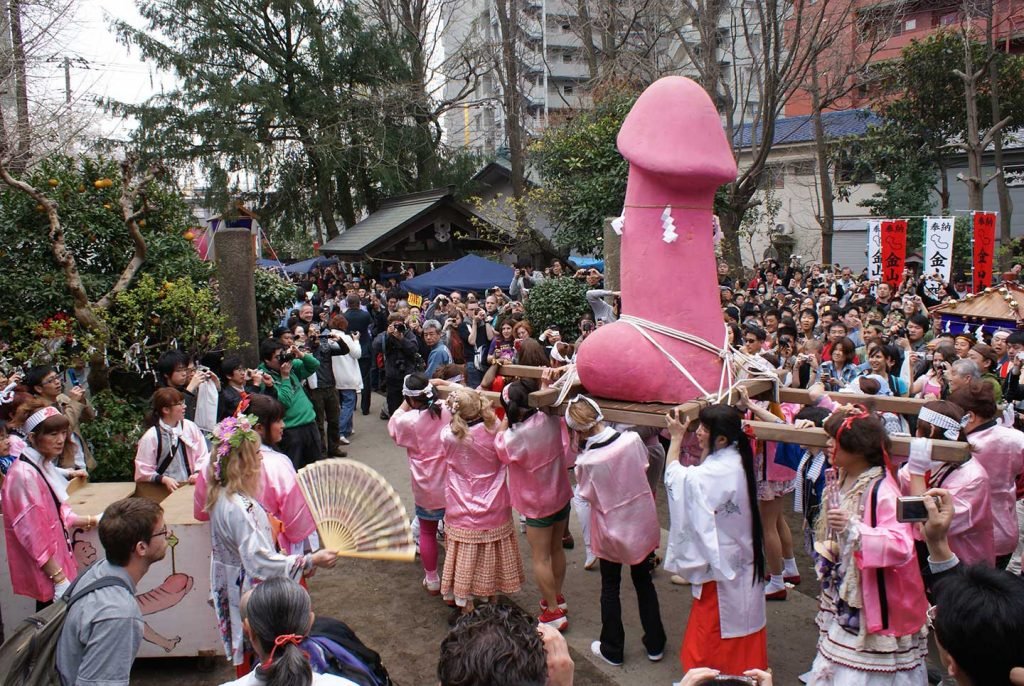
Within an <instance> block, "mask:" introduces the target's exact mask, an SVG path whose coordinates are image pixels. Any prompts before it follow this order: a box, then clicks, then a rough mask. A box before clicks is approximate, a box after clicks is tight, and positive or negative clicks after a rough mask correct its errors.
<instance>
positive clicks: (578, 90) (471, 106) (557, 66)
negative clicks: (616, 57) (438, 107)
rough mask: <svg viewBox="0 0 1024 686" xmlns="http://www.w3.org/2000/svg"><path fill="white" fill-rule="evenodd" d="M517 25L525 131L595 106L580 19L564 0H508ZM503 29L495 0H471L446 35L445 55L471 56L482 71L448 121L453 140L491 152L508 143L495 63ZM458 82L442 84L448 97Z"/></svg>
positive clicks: (448, 137) (490, 154)
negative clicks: (514, 10) (580, 30)
mask: <svg viewBox="0 0 1024 686" xmlns="http://www.w3.org/2000/svg"><path fill="white" fill-rule="evenodd" d="M510 4H512V5H513V6H515V7H516V8H517V11H516V20H517V21H518V24H519V27H520V30H519V32H518V34H517V38H518V40H516V41H514V43H515V49H516V53H517V57H518V61H519V69H520V74H519V77H520V78H519V87H520V90H521V92H522V93H523V95H524V102H523V109H524V112H525V116H526V119H525V122H526V128H527V130H528V131H529V132H530V133H534V134H536V133H539V132H540V131H542V130H543V129H544V128H545V127H546V126H547V125H549V124H551V123H554V122H557V121H559V120H560V119H561V118H562V117H565V116H566V115H567V114H569V113H571V112H572V111H574V110H579V109H584V108H587V107H590V106H591V104H592V100H591V98H590V95H589V93H588V92H587V89H586V88H585V84H586V83H587V81H589V80H590V71H589V68H588V66H587V62H586V59H585V56H584V54H583V50H582V43H581V41H580V39H579V37H578V35H577V21H578V20H577V17H576V14H575V12H574V11H573V10H572V8H571V7H570V6H569V5H568V4H567V3H566V2H563V1H562V0H525V1H523V2H519V3H515V2H510ZM500 37H501V32H500V29H499V23H498V16H497V8H496V7H495V4H494V1H493V0H466V1H465V2H462V3H459V6H458V7H457V8H456V9H455V10H454V11H453V12H452V14H451V16H450V19H449V21H448V24H447V26H446V28H445V31H444V34H443V40H444V49H445V54H446V55H452V54H454V53H456V52H459V51H464V52H465V53H466V54H469V55H473V59H476V60H478V65H479V68H480V69H481V71H482V72H483V74H482V76H481V78H480V81H479V84H478V86H477V88H476V90H475V92H474V93H473V94H472V95H471V96H470V97H469V98H467V99H466V101H465V102H464V104H463V105H462V106H460V107H457V108H454V109H452V110H451V111H449V112H448V113H447V115H446V118H445V136H446V140H447V142H448V144H449V145H452V146H456V147H462V148H467V149H469V150H472V151H474V152H476V153H479V154H481V155H485V156H487V157H493V156H494V155H495V154H496V153H497V152H498V151H500V150H501V149H502V148H503V147H504V146H505V121H504V114H503V108H502V105H501V95H502V91H501V85H500V83H501V80H500V79H499V77H498V72H497V68H496V66H495V61H496V59H498V57H499V56H500V43H501V39H500ZM458 88H459V84H456V83H448V84H446V85H445V95H446V97H452V96H453V95H454V94H455V93H457V92H458Z"/></svg>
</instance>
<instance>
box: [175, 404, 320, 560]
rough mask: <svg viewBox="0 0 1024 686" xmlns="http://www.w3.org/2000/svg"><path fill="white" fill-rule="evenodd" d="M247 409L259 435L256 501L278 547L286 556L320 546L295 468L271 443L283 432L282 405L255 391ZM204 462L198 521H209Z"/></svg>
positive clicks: (198, 487)
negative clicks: (274, 531)
mask: <svg viewBox="0 0 1024 686" xmlns="http://www.w3.org/2000/svg"><path fill="white" fill-rule="evenodd" d="M247 412H248V413H250V414H252V415H255V417H256V419H257V424H256V425H255V426H254V427H253V429H254V430H255V431H256V433H257V434H258V435H259V437H260V457H261V458H262V461H261V463H260V493H259V497H258V500H259V503H260V505H262V506H263V509H264V510H266V511H267V513H268V514H270V515H271V516H273V518H274V522H273V523H275V524H276V525H277V527H276V528H278V529H279V530H278V531H277V541H276V542H277V546H278V548H279V549H280V550H281V552H283V553H284V554H286V555H300V554H302V553H303V552H304V551H305V549H306V547H307V546H308V547H309V549H310V550H316V549H318V548H319V547H320V539H319V537H318V536H317V533H316V522H314V521H313V515H312V514H311V513H310V511H309V506H308V505H307V504H306V499H305V498H303V497H302V489H300V488H299V484H298V481H297V480H296V475H295V467H294V466H293V465H292V461H291V460H289V459H288V456H287V455H283V454H282V453H279V452H277V451H276V450H274V449H273V448H272V447H271V446H273V445H277V443H278V442H279V441H280V440H281V435H282V433H283V432H284V406H283V405H281V403H279V402H278V401H277V400H275V399H274V398H271V397H270V396H266V395H258V394H254V395H253V396H251V398H250V402H249V406H248V408H247ZM206 464H207V463H206V462H204V463H203V464H201V465H200V466H199V471H198V472H197V479H196V487H195V494H194V508H193V514H194V515H195V518H196V519H198V520H199V521H203V522H205V521H208V520H209V519H210V515H209V513H208V512H206V490H207V484H206Z"/></svg>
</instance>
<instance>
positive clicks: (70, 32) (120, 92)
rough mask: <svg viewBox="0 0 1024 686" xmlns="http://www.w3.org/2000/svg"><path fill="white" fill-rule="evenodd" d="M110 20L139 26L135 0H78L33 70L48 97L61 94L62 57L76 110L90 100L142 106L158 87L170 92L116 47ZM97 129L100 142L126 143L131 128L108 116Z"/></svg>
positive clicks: (163, 80) (163, 77) (163, 78)
mask: <svg viewBox="0 0 1024 686" xmlns="http://www.w3.org/2000/svg"><path fill="white" fill-rule="evenodd" d="M111 17H114V18H117V19H123V20H125V21H127V22H129V23H131V24H133V25H135V26H140V27H141V26H142V25H143V20H142V18H141V17H140V16H139V13H138V11H136V9H135V3H134V0H80V1H79V3H78V6H77V8H76V11H75V14H74V17H73V19H71V20H70V21H69V22H67V26H66V27H65V28H64V29H63V30H62V34H61V37H60V40H59V42H58V44H57V45H55V46H54V48H53V49H52V50H45V49H44V50H41V51H39V55H38V59H37V62H36V65H35V68H36V70H37V73H39V74H40V75H42V76H45V77H47V95H48V96H50V97H63V95H64V66H63V57H64V55H67V56H68V57H70V58H71V60H72V64H71V92H72V97H73V98H74V99H76V100H77V101H79V103H80V105H79V108H80V109H86V107H87V106H88V102H89V101H91V100H92V99H94V98H113V99H116V100H120V101H124V102H132V103H137V102H142V101H143V100H146V99H147V98H149V97H150V96H151V95H153V94H155V93H159V92H160V90H161V88H170V87H172V85H173V83H174V79H173V78H172V77H170V76H168V75H167V74H165V73H161V72H159V71H157V70H156V69H155V68H153V67H152V66H150V65H147V64H145V63H144V62H142V60H141V59H140V58H139V54H138V51H137V50H135V49H133V50H132V51H130V52H129V50H128V48H127V47H125V46H124V45H122V44H120V43H118V41H117V39H116V38H115V36H114V32H113V30H112V29H111V28H110V23H111ZM48 53H52V54H48ZM96 124H97V127H98V128H99V129H100V132H101V133H102V134H103V135H104V136H105V137H109V138H118V139H123V138H125V137H126V136H127V135H128V132H129V131H130V126H131V124H130V123H129V124H126V123H125V122H122V121H118V120H116V119H114V118H111V117H102V118H101V119H99V120H98V121H97V122H96Z"/></svg>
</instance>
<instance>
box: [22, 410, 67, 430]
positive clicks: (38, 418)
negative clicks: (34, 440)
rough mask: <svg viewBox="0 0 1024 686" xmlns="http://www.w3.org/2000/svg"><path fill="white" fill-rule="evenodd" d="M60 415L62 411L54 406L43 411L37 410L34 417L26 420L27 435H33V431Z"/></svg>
mask: <svg viewBox="0 0 1024 686" xmlns="http://www.w3.org/2000/svg"><path fill="white" fill-rule="evenodd" d="M58 414H60V410H58V409H57V408H56V407H53V406H52V405H51V406H50V407H44V408H43V409H41V410H36V411H35V413H34V414H32V416H30V417H29V418H28V419H26V420H25V427H24V428H25V433H27V434H29V433H32V431H33V429H35V428H36V427H37V426H39V425H40V424H42V423H43V422H45V421H46V420H47V419H49V418H50V417H53V416H54V415H58Z"/></svg>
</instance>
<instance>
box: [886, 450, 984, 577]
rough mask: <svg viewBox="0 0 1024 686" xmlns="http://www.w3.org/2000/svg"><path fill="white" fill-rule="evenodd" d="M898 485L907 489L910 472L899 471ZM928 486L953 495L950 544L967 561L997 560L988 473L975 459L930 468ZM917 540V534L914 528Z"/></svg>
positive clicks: (972, 562) (908, 487)
mask: <svg viewBox="0 0 1024 686" xmlns="http://www.w3.org/2000/svg"><path fill="white" fill-rule="evenodd" d="M899 479H900V487H901V489H902V491H903V493H905V494H906V493H909V489H910V472H908V471H907V469H906V467H904V468H903V469H901V470H900V471H899ZM928 486H929V488H945V489H946V490H948V491H949V492H950V493H951V494H952V496H953V505H954V510H955V514H954V515H953V523H952V525H951V526H950V527H949V533H948V538H949V548H950V550H952V551H953V552H954V553H956V556H957V557H958V558H960V561H961V562H963V563H964V564H967V565H973V564H986V565H988V566H990V567H991V566H992V565H994V564H995V562H996V553H995V537H994V533H993V531H994V524H993V522H992V504H991V496H992V487H991V485H990V483H989V477H988V473H987V472H986V471H985V468H984V467H982V466H981V464H980V463H979V462H978V461H977V460H975V459H969V460H967V461H966V462H964V463H963V464H960V465H956V464H952V463H949V464H944V465H942V466H941V467H939V468H938V469H937V470H935V471H934V472H932V474H931V478H930V479H929V480H928ZM914 535H915V537H916V538H917V540H921V537H920V534H918V533H917V532H915V534H914Z"/></svg>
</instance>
